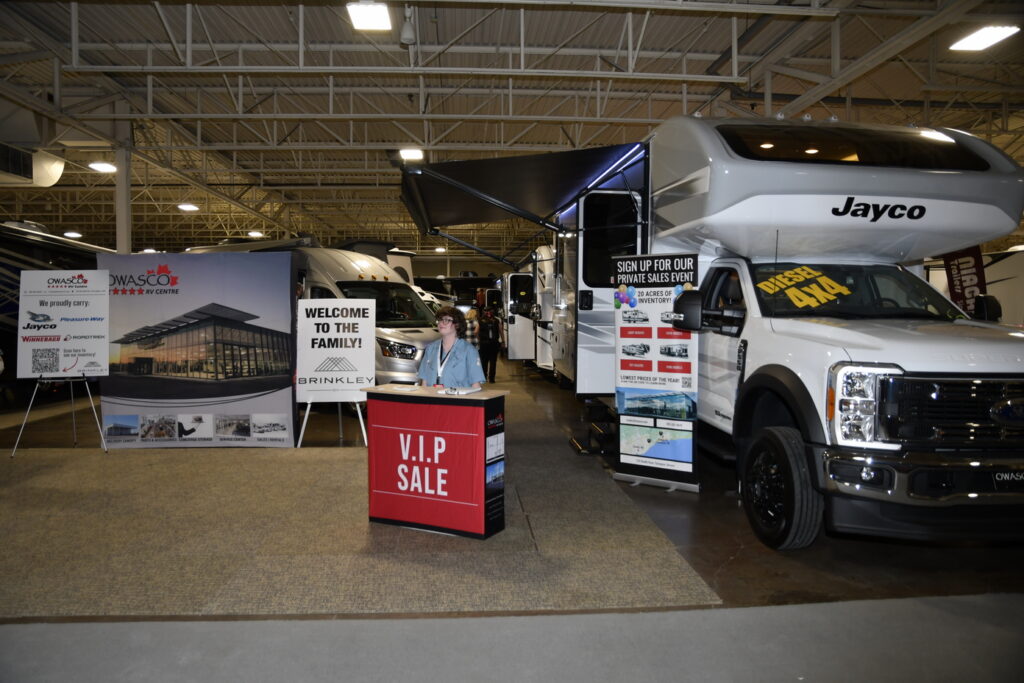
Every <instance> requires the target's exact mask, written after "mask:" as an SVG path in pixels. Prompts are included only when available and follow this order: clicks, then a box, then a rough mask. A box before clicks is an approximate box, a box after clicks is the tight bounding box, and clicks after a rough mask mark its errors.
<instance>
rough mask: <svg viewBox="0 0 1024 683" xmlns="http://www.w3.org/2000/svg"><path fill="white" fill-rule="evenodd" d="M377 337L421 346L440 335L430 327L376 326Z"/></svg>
mask: <svg viewBox="0 0 1024 683" xmlns="http://www.w3.org/2000/svg"><path fill="white" fill-rule="evenodd" d="M376 334H377V336H378V337H381V338H383V339H387V340H388V341H394V342H399V343H402V344H412V345H413V346H416V347H418V348H421V349H422V348H423V347H425V346H426V345H427V344H429V343H430V342H432V341H434V340H435V339H437V338H438V337H440V336H441V335H440V334H438V332H437V330H435V329H434V328H432V327H378V328H377V330H376Z"/></svg>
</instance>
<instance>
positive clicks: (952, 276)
mask: <svg viewBox="0 0 1024 683" xmlns="http://www.w3.org/2000/svg"><path fill="white" fill-rule="evenodd" d="M942 261H943V264H944V265H945V266H946V281H947V282H948V283H949V298H950V299H952V300H953V303H955V304H956V305H957V306H959V307H960V308H962V309H964V310H965V311H967V312H968V313H970V314H972V315H973V314H974V300H975V299H976V298H977V297H978V296H979V295H981V294H985V293H986V292H987V291H988V290H987V289H986V286H985V261H984V259H983V257H982V255H981V247H979V246H974V247H969V248H967V249H961V250H960V251H953V252H950V253H948V254H943V255H942Z"/></svg>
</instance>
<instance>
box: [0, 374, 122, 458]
mask: <svg viewBox="0 0 1024 683" xmlns="http://www.w3.org/2000/svg"><path fill="white" fill-rule="evenodd" d="M44 381H45V380H44V379H43V378H42V377H40V378H39V379H37V380H36V386H35V388H34V389H33V390H32V398H31V399H29V402H28V409H27V410H26V411H25V419H24V420H22V421H21V429H19V430H18V438H17V439H16V440H15V441H14V449H13V450H12V451H11V457H12V458H13V457H14V454H15V453H17V452H18V444H19V443H21V435H22V433H24V431H25V425H26V424H27V423H28V416H29V413H31V412H32V404H33V403H35V400H36V392H38V391H39V385H40V384H41V383H42V382H44ZM60 381H63V382H67V383H68V391H69V392H70V393H71V433H72V435H73V438H74V446H75V448H77V447H78V421H77V419H76V418H75V384H74V383H75V382H85V393H87V394H88V395H89V405H90V406H91V407H92V416H93V417H94V418H95V419H96V430H97V431H98V432H99V434H100V445H101V446H103V452H104V453H107V454H109V453H110V451H108V450H107V440H106V439H104V438H103V428H102V427H101V426H100V416H99V414H98V413H97V412H96V404H95V402H93V400H92V390H91V389H89V381H88V380H87V379H86V378H85V376H84V375H83V376H82V377H74V378H69V379H64V380H60Z"/></svg>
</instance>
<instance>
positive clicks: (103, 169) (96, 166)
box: [89, 161, 117, 173]
mask: <svg viewBox="0 0 1024 683" xmlns="http://www.w3.org/2000/svg"><path fill="white" fill-rule="evenodd" d="M89 168H91V169H92V170H94V171H96V172H97V173H114V172H115V171H117V166H114V165H113V164H110V163H107V162H106V161H94V162H92V163H91V164H89Z"/></svg>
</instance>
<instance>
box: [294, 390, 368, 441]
mask: <svg viewBox="0 0 1024 683" xmlns="http://www.w3.org/2000/svg"><path fill="white" fill-rule="evenodd" d="M353 405H354V406H355V408H356V415H358V416H359V427H360V428H361V429H362V430H363V445H364V446H366V445H367V444H368V443H369V442H368V441H367V440H366V423H365V422H363V411H362V409H360V407H359V406H360V405H361V404H360V403H358V402H353ZM312 408H313V402H312V401H309V402H307V403H306V414H305V415H303V416H302V428H301V429H300V430H299V442H298V443H297V444H295V447H296V448H302V437H303V435H304V434H305V433H306V421H307V420H309V413H310V410H312ZM344 436H345V430H344V428H343V427H342V424H341V403H338V445H339V446H340V445H341V444H342V440H343V437H344Z"/></svg>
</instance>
